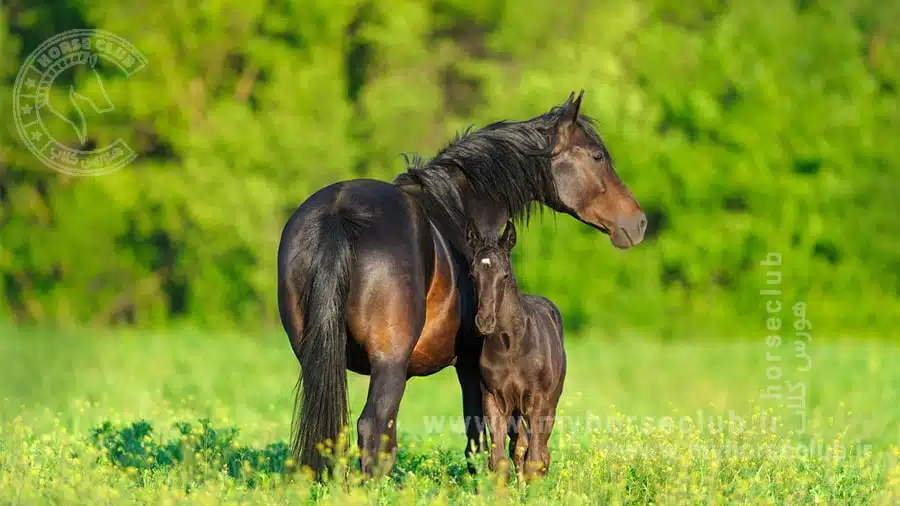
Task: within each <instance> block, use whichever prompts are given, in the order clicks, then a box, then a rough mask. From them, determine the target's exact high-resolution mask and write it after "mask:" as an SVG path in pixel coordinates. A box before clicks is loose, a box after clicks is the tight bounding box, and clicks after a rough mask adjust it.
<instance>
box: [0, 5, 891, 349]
mask: <svg viewBox="0 0 900 506" xmlns="http://www.w3.org/2000/svg"><path fill="white" fill-rule="evenodd" d="M898 19H900V4H898V3H896V2H876V1H862V0H834V1H829V2H825V1H815V0H796V1H794V2H787V1H777V2H763V1H759V0H757V1H751V0H744V1H734V2H722V1H715V0H702V1H696V2H683V3H676V2H667V1H662V0H644V1H635V0H610V1H607V2H588V1H584V0H557V1H555V2H544V1H541V0H516V1H511V0H506V1H503V0H420V1H408V0H328V1H325V0H301V1H300V2H294V3H288V2H271V1H263V0H242V1H241V2H230V1H223V0H211V1H208V2H203V3H202V4H200V7H198V8H189V6H188V4H187V3H185V2H180V1H174V0H166V1H161V2H154V3H151V2H143V1H141V2H134V3H121V2H113V1H110V0H91V1H75V0H49V1H46V2H40V3H35V2H30V1H27V0H6V1H5V2H4V3H3V6H2V7H0V117H2V118H4V120H3V121H0V292H2V293H3V297H2V299H0V320H8V321H10V322H13V323H14V324H16V325H35V324H37V325H42V326H43V325H49V326H83V325H95V326H115V325H135V326H139V327H147V328H154V329H161V328H168V327H174V326H196V327H205V328H220V327H221V328H227V327H230V328H237V329H248V330H254V329H259V328H263V327H266V328H272V329H275V328H277V326H278V317H277V305H276V300H275V294H276V289H275V279H276V277H275V271H276V265H275V252H276V249H277V241H278V238H279V235H280V231H281V227H282V226H283V225H284V223H285V221H286V219H287V217H288V216H289V215H290V213H291V212H292V211H293V209H295V208H296V206H297V205H299V204H300V202H302V201H303V200H304V199H305V198H306V197H307V196H308V195H309V194H311V193H312V192H313V191H315V190H316V189H318V188H320V187H322V186H324V185H326V184H328V183H330V182H333V181H336V180H340V179H346V178H354V177H375V178H379V179H390V178H392V177H393V176H394V175H395V174H397V173H399V172H401V171H402V170H404V166H403V163H402V159H401V158H400V156H399V154H400V153H402V152H410V151H417V152H421V153H423V154H424V155H426V156H428V155H430V154H433V153H434V152H435V151H436V150H437V149H439V148H440V147H441V146H442V145H444V144H445V143H446V142H448V141H449V140H450V139H451V138H452V135H453V134H454V133H455V132H456V131H459V130H461V129H462V128H464V127H466V126H467V125H469V124H475V125H476V126H482V125H484V124H486V123H488V122H491V121H495V120H499V119H515V120H523V119H527V118H529V117H532V116H534V115H537V114H540V113H542V112H544V111H546V110H547V109H549V108H550V107H551V106H552V105H555V104H558V103H561V102H562V101H563V100H565V98H566V97H567V96H568V94H569V93H570V92H571V91H572V90H579V89H581V88H584V89H586V94H585V98H584V100H585V103H584V110H585V111H586V112H587V113H588V114H589V115H591V116H593V117H595V118H596V119H597V120H598V123H599V126H600V130H601V132H602V135H603V136H604V138H605V139H606V140H607V142H608V144H609V146H610V149H611V151H612V154H613V157H614V158H615V161H616V163H617V170H618V171H619V174H620V176H621V177H622V178H623V180H624V181H625V182H626V183H627V184H628V185H629V187H630V188H631V189H632V191H633V192H634V194H635V195H636V196H637V198H638V199H639V201H640V202H641V204H642V206H643V207H644V209H645V210H646V212H647V213H648V216H649V218H650V231H649V234H648V237H647V240H646V241H645V242H644V243H643V244H642V245H641V246H640V247H638V248H634V249H632V250H628V251H624V252H623V251H617V250H614V249H613V248H612V247H611V246H610V245H609V243H608V241H607V240H606V238H605V237H603V236H600V235H599V234H597V233H596V232H595V231H593V230H590V229H588V228H587V227H586V226H584V225H582V224H579V223H577V222H575V221H574V220H572V219H569V218H567V217H563V216H553V215H552V214H550V213H545V215H544V217H543V218H542V219H540V220H536V221H533V222H532V224H531V226H530V227H529V228H528V229H527V232H525V233H521V234H520V246H519V247H518V248H517V249H516V250H515V259H516V263H517V268H518V273H519V277H520V279H521V282H522V284H523V285H524V288H525V289H526V290H528V291H531V292H536V293H541V294H544V295H546V296H548V297H550V298H551V299H553V300H554V301H556V302H557V303H558V305H559V306H560V307H561V309H562V312H563V315H564V317H565V319H566V324H567V326H568V327H569V330H570V331H572V332H574V333H576V334H579V333H581V334H588V333H587V332H581V331H584V330H586V329H588V328H591V329H598V330H600V331H602V332H606V333H617V332H622V331H624V330H630V329H634V330H638V331H640V332H642V333H643V334H645V335H649V336H659V337H661V338H676V339H686V338H694V337H703V336H717V337H725V338H738V337H748V336H749V337H759V336H760V335H763V336H764V335H765V332H766V330H765V327H764V323H763V318H764V317H765V299H764V298H763V297H762V296H761V295H760V294H759V290H760V289H762V288H765V279H766V278H765V276H766V272H765V268H763V267H761V266H760V265H759V262H760V261H761V260H763V259H764V258H765V256H766V254H767V253H768V252H777V253H780V254H781V255H782V259H783V266H782V268H781V271H782V272H783V276H784V278H783V283H782V289H783V290H784V301H785V304H790V303H792V302H793V301H795V300H803V301H806V302H807V303H808V304H809V318H810V320H811V321H812V322H813V325H814V329H815V330H814V331H815V333H816V335H818V336H821V337H823V338H824V337H858V338H861V337H880V338H885V339H896V338H894V337H893V335H892V334H893V329H895V328H896V327H897V325H898V324H900V213H898V206H897V194H898V190H900V168H898V167H900V165H898V164H900V143H898V142H897V138H898V133H900V99H898V86H900V26H898V22H897V20H898ZM85 27H88V28H99V29H104V30H109V31H111V32H113V33H115V34H117V35H119V36H121V37H123V38H125V39H127V40H129V41H130V42H131V43H133V44H134V45H135V46H136V47H137V48H139V49H140V50H141V51H142V52H143V54H144V55H145V56H146V57H147V58H148V60H149V64H148V66H147V68H146V69H145V70H144V71H142V72H141V73H139V74H137V75H134V76H133V77H131V78H129V79H124V78H122V77H120V76H116V75H115V74H109V75H107V76H106V80H105V81H104V83H105V86H106V89H107V91H108V92H109V96H110V98H111V99H112V101H113V103H114V104H115V110H114V111H113V112H112V113H109V114H104V115H95V116H92V117H90V118H89V129H88V135H89V137H90V138H91V139H92V142H94V143H95V144H97V145H103V144H105V143H106V142H108V141H110V140H112V139H115V138H117V137H122V138H123V139H125V140H126V141H127V142H128V143H129V145H131V146H132V147H133V148H134V149H136V150H137V151H138V152H139V153H140V157H139V158H138V159H137V160H136V161H135V162H134V163H133V164H131V165H129V166H128V167H126V168H125V169H123V170H120V171H118V172H115V173H113V174H109V175H105V176H101V177H94V178H84V177H71V176H66V175H62V174H60V173H57V172H55V171H53V170H51V169H49V168H47V167H45V166H43V165H42V164H41V163H40V162H39V161H38V160H37V159H36V158H35V157H34V156H33V155H32V154H31V153H30V152H28V151H27V149H26V148H25V146H24V144H23V143H22V142H21V140H20V139H19V136H18V134H17V132H16V131H15V127H14V123H13V121H12V111H11V107H12V87H13V82H14V80H15V76H16V73H17V72H18V68H19V65H20V64H21V62H22V61H24V59H25V58H26V56H27V55H28V53H30V52H31V51H32V50H33V49H34V48H36V47H37V46H38V45H39V44H40V43H41V42H42V41H43V40H45V39H47V38H49V37H51V36H53V35H55V34H57V33H59V32H61V31H64V30H67V29H73V28H85ZM84 77H85V76H84V75H76V76H75V77H74V79H75V82H76V83H77V85H78V86H79V87H82V88H83V89H84V90H85V92H86V93H90V92H94V93H96V91H97V90H91V88H90V87H91V86H92V84H91V82H90V81H87V80H85V79H84ZM60 85H62V84H60ZM69 135H70V138H68V139H67V140H70V141H74V140H75V136H74V132H72V133H71V134H69Z"/></svg>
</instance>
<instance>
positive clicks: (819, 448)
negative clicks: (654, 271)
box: [0, 328, 900, 506]
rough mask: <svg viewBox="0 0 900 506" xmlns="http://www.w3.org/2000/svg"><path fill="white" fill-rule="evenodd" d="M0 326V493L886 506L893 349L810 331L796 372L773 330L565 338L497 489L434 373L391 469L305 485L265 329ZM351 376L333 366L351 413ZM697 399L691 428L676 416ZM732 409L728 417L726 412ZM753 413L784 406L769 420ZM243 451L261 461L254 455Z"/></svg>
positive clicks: (412, 406) (898, 493)
mask: <svg viewBox="0 0 900 506" xmlns="http://www.w3.org/2000/svg"><path fill="white" fill-rule="evenodd" d="M0 331H2V334H0V335H3V337H4V339H0V356H2V357H4V358H5V359H6V361H5V362H4V364H3V365H4V366H3V367H2V368H0V503H2V504H17V505H18V504H92V505H93V504H111V505H122V504H147V505H150V504H154V505H155V504H169V503H171V504H198V505H207V504H208V505H222V504H242V505H247V504H261V505H275V504H310V505H311V504H338V505H343V504H359V505H362V504H401V505H405V504H418V505H432V506H433V505H446V504H466V505H470V506H475V505H485V506H488V505H493V504H523V503H524V504H649V503H652V504H660V505H668V504H672V505H680V504H686V503H687V504H759V503H776V504H817V503H818V504H871V505H878V506H881V505H884V506H887V505H893V504H896V502H897V497H900V447H898V442H897V438H896V435H897V433H898V429H900V403H898V402H897V389H896V385H898V384H900V368H897V367H894V366H893V365H894V364H896V363H897V361H898V360H900V349H898V348H897V346H895V345H894V344H893V343H885V342H864V341H855V342H829V343H819V344H814V345H812V346H811V348H810V353H811V354H812V355H813V366H812V369H811V370H809V371H807V372H806V373H801V372H798V371H796V370H792V366H794V365H795V364H794V363H793V361H792V360H791V357H789V356H788V355H786V354H787V353H790V351H792V350H790V348H791V346H790V345H789V344H785V345H784V346H782V348H781V349H775V348H770V349H767V348H766V346H764V345H763V344H757V343H741V342H738V343H691V342H671V343H662V342H659V341H655V340H654V341H650V340H643V339H629V340H623V341H622V342H619V343H616V344H615V346H613V345H612V343H609V342H603V340H601V339H599V338H596V337H594V338H589V339H583V340H579V341H573V342H571V343H569V347H568V357H569V362H568V363H569V371H568V374H567V379H566V387H565V389H564V391H563V395H562V399H561V404H560V409H559V410H558V411H557V416H558V418H557V422H556V424H555V425H554V428H553V435H552V437H551V440H550V451H551V460H550V471H549V474H548V476H547V477H546V478H545V479H543V480H540V481H537V482H535V483H533V484H531V485H529V486H527V487H525V488H522V489H519V488H518V487H515V486H512V483H510V487H509V488H508V490H506V491H505V493H504V492H503V491H502V490H501V489H500V488H499V487H498V484H497V483H495V482H494V480H493V479H492V478H493V477H492V476H491V475H490V474H487V473H483V474H480V475H478V476H477V477H476V478H475V479H471V478H469V476H468V473H467V472H466V470H465V466H466V464H465V457H464V453H463V445H464V444H465V434H464V431H463V424H462V417H461V413H460V393H459V385H458V384H457V380H456V377H455V375H454V374H453V373H452V372H449V371H447V372H444V373H439V374H436V375H434V376H431V377H429V378H428V380H427V381H410V382H409V384H408V386H407V388H406V391H405V394H404V399H403V403H402V405H401V408H400V414H399V417H398V421H397V430H398V435H399V439H400V448H399V451H398V460H397V464H396V466H395V468H394V473H393V475H392V476H390V477H388V478H387V479H383V480H377V481H374V482H369V483H367V484H365V485H360V484H359V482H358V481H357V480H358V474H357V473H356V468H355V467H354V468H351V469H349V472H348V473H347V475H348V478H349V486H347V487H345V486H344V485H343V483H340V482H339V483H332V484H329V485H326V486H317V485H314V484H313V483H312V482H311V481H310V480H309V479H308V478H306V477H305V476H304V475H303V473H292V474H291V476H282V475H281V473H280V472H279V471H280V470H281V469H283V466H284V465H285V464H286V460H285V457H286V455H287V448H286V446H285V445H284V444H283V443H281V442H282V441H284V440H286V439H287V438H288V435H289V434H290V422H291V416H290V414H291V409H292V407H293V406H292V401H293V396H292V395H291V387H292V386H293V383H292V382H291V378H292V377H293V376H292V374H291V373H292V372H294V371H295V368H296V364H295V363H294V361H293V357H292V356H291V355H290V353H285V351H286V350H287V349H288V346H287V344H286V343H285V342H284V338H283V337H282V336H281V335H279V334H277V333H275V332H272V333H271V334H268V335H265V336H260V337H259V338H257V339H250V338H247V337H246V336H238V335H228V334H224V335H223V334H220V333H214V332H210V333H196V334H194V333H191V334H187V333H185V334H181V333H172V332H162V333H141V334H132V331H131V330H125V331H123V332H116V333H109V334H105V333H100V332H98V333H89V332H86V331H84V330H83V329H82V330H77V331H74V332H70V331H57V332H52V333H51V332H43V333H41V332H38V331H36V330H35V329H28V330H9V329H3V328H0ZM173 334H174V335H173ZM610 350H614V352H610ZM767 352H772V353H775V354H778V355H780V356H784V358H783V361H782V362H780V365H781V366H783V369H784V371H783V374H784V379H785V380H787V381H790V382H791V383H803V384H805V385H806V387H805V389H806V394H807V401H806V414H807V415H808V425H807V427H806V430H805V431H801V430H799V428H798V425H797V423H796V421H795V420H796V418H795V417H794V416H793V415H792V413H791V412H790V410H785V411H787V413H785V412H784V411H781V410H779V409H778V408H777V402H776V401H774V400H771V401H766V400H762V399H760V392H761V391H762V390H763V389H764V388H766V387H767V386H769V385H770V380H769V378H768V377H767V372H768V371H767V368H768V367H769V366H771V365H772V362H770V361H769V359H768V357H767ZM286 379H287V381H286ZM367 380H368V378H366V377H363V376H360V375H355V374H354V375H350V377H349V391H350V406H351V413H352V414H353V416H352V417H351V418H352V419H353V420H355V418H356V416H358V414H359V413H360V410H361V408H362V406H363V403H364V402H365V398H366V393H367V389H368V381H367ZM785 390H787V388H785ZM701 412H702V413H703V416H704V417H705V418H704V420H707V421H709V422H710V423H709V424H708V425H704V424H702V423H699V422H697V423H696V424H695V425H691V424H682V423H681V421H680V419H681V418H682V417H684V416H686V417H688V418H690V419H693V420H695V421H696V420H698V414H699V413H701ZM732 414H735V415H737V416H738V417H740V418H742V420H743V421H744V422H746V423H745V425H744V426H743V427H741V426H739V425H738V426H735V425H732V424H730V423H729V422H730V420H731V418H730V417H731V415H732ZM761 414H765V415H766V420H769V422H761ZM773 414H778V415H781V414H787V415H791V417H790V418H782V419H781V424H780V426H775V425H770V424H771V423H772V422H771V421H772V420H774V418H772V416H773ZM666 416H669V417H671V418H672V419H673V420H674V421H675V424H674V427H673V425H668V426H666V425H664V424H663V423H661V422H662V420H663V419H664V417H666ZM648 418H649V419H650V420H649V421H648ZM611 419H612V420H615V423H611V422H610V420H611ZM184 420H190V421H194V420H200V421H199V422H191V423H190V424H189V425H188V424H184V423H181V421H184ZM206 420H212V421H213V422H208V421H206ZM429 421H430V422H441V421H442V422H444V423H443V425H442V426H438V425H437V424H435V423H431V424H429ZM588 421H590V422H591V425H590V426H587V423H586V422H588ZM423 422H424V423H423ZM170 427H171V429H170ZM151 429H155V430H151ZM167 429H168V430H167ZM238 429H240V432H239V433H238ZM761 429H765V430H761ZM773 429H774V430H773ZM101 437H102V438H101ZM351 439H353V440H355V437H354V438H351ZM810 447H812V448H814V449H815V450H814V452H813V451H811V452H809V453H807V454H805V455H802V454H800V453H799V449H801V448H804V449H805V448H810ZM835 447H837V448H838V449H844V450H845V452H846V453H845V454H844V455H842V457H843V458H837V457H838V456H837V455H836V454H835V453H834V451H833V448H835ZM786 448H787V450H785V449H786ZM794 452H796V453H794ZM829 452H830V453H829ZM259 455H266V456H267V457H268V459H267V460H266V459H264V460H263V462H262V463H261V464H260V465H257V464H256V462H257V460H256V459H257V457H258V456H259ZM151 457H152V461H151ZM240 461H246V462H247V466H246V468H245V466H244V465H243V463H241V464H240V465H238V462H240ZM350 462H351V463H352V460H351V461H350ZM229 464H230V465H229ZM238 469H240V471H238V472H236V471H237V470H238ZM476 485H477V486H478V493H477V494H476V493H475V490H476V489H475V486H476Z"/></svg>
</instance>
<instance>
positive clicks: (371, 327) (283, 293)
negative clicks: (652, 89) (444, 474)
mask: <svg viewBox="0 0 900 506" xmlns="http://www.w3.org/2000/svg"><path fill="white" fill-rule="evenodd" d="M583 95H584V90H582V91H581V93H580V94H579V95H578V96H577V97H576V96H575V93H572V94H570V95H569V98H568V100H566V102H565V103H564V104H563V105H561V106H555V107H553V108H551V109H550V111H548V112H546V113H544V114H542V115H540V116H537V117H534V118H532V119H530V120H526V121H521V122H507V121H501V122H497V123H492V124H490V125H487V126H485V127H484V128H482V129H480V130H477V131H471V130H467V131H466V132H465V133H464V134H463V135H462V136H458V137H457V138H456V139H454V140H453V141H452V142H451V143H450V144H449V145H448V146H446V147H445V148H444V149H442V150H441V151H440V152H439V153H438V154H437V155H436V156H435V157H434V158H432V159H431V160H429V161H428V162H427V163H421V162H419V161H418V159H416V161H415V162H414V163H413V164H412V165H413V166H411V167H409V168H408V170H407V171H406V172H405V173H402V174H400V175H399V176H397V177H396V178H395V179H394V180H393V181H392V182H385V181H377V180H373V179H354V180H349V181H341V182H337V183H334V184H331V185H329V186H326V187H324V188H322V189H320V190H318V191H316V192H315V193H313V194H312V195H311V196H309V198H307V199H306V200H305V201H304V202H303V203H301V204H300V206H299V207H298V208H297V209H296V210H295V211H294V212H293V214H292V215H291V216H290V218H289V219H288V221H287V223H286V224H285V226H284V230H283V231H282V235H281V239H280V243H279V246H278V308H279V313H280V316H281V321H282V324H283V326H284V329H285V332H286V333H287V335H288V338H289V340H290V344H291V347H292V349H293V352H294V354H295V355H296V357H297V359H298V361H299V362H300V369H301V375H300V379H299V380H298V383H297V387H296V396H297V397H296V405H295V409H294V418H293V423H292V438H291V446H292V451H293V455H294V458H295V460H296V462H297V463H298V464H299V465H301V466H307V467H309V468H310V469H312V470H313V471H314V472H315V473H316V475H317V476H318V477H322V476H323V471H327V470H328V468H329V463H328V460H327V459H326V458H325V457H324V456H323V455H322V454H321V453H320V452H319V451H318V450H317V445H319V444H320V443H323V442H324V441H326V440H330V441H332V442H337V438H338V437H340V434H341V433H342V432H343V430H344V429H345V428H346V427H347V425H348V418H349V414H348V404H347V402H348V401H347V375H346V370H350V371H353V372H356V373H358V374H363V375H368V376H370V380H369V390H368V396H367V399H366V403H365V406H364V408H363V410H362V413H361V414H360V416H359V420H358V421H357V433H358V444H359V449H360V454H361V462H360V464H361V467H362V471H363V473H364V474H367V475H371V474H374V473H375V472H376V471H379V472H381V471H385V470H390V468H391V467H393V462H394V459H395V457H396V433H397V426H396V420H397V413H398V410H399V406H400V400H401V398H402V397H403V392H404V389H405V388H406V381H407V380H408V379H409V378H411V377H415V376H427V375H430V374H434V373H436V372H438V371H440V370H442V369H444V368H446V367H448V366H450V365H454V366H455V368H456V374H457V378H458V380H459V384H460V387H461V389H462V405H463V415H464V419H465V420H466V436H467V445H466V454H467V456H468V455H470V454H471V453H472V452H475V451H479V450H480V444H481V443H480V441H481V439H482V436H483V433H484V427H483V425H480V424H479V423H478V422H479V421H480V420H482V417H483V412H482V395H481V388H480V374H479V356H480V353H481V345H482V338H481V337H480V335H479V334H478V331H477V329H476V328H475V325H474V318H475V297H474V288H473V284H472V280H471V278H470V276H469V268H470V263H471V258H472V252H471V250H470V249H469V247H468V245H467V244H466V238H465V226H466V222H467V220H468V219H471V220H473V221H474V222H475V224H476V225H477V226H478V227H479V228H480V230H482V231H484V233H486V234H495V233H497V232H499V230H500V228H501V227H502V226H503V225H504V224H505V223H506V222H507V221H508V220H509V219H517V220H524V221H525V222H527V221H528V217H529V216H530V215H531V213H532V211H533V208H534V207H537V206H541V205H543V206H547V207H549V208H550V209H553V210H555V211H557V212H561V213H566V214H569V215H571V216H573V217H575V218H576V219H578V220H580V221H582V222H584V223H586V224H588V225H590V226H592V227H594V228H596V229H598V230H600V231H601V232H603V233H605V234H607V235H608V236H609V238H610V242H611V243H612V244H613V246H615V247H617V248H622V249H625V248H630V247H632V246H634V245H636V244H638V243H640V242H641V240H642V239H643V237H644V232H645V229H646V225H647V219H646V217H645V215H644V213H643V211H642V210H641V207H640V205H639V204H638V202H637V200H636V199H635V198H634V197H633V196H632V194H631V192H630V191H629V189H628V188H627V187H626V186H625V184H624V183H623V182H622V181H621V180H620V179H619V177H618V175H617V174H616V172H615V170H614V168H613V160H612V158H611V157H610V154H609V151H608V150H607V147H606V145H605V144H604V142H603V140H602V139H601V137H600V136H599V135H598V133H597V131H596V129H595V127H594V125H593V122H592V121H591V120H590V119H589V118H588V117H586V116H585V115H582V114H581V111H580V109H581V101H582V97H583ZM383 439H384V440H385V442H386V445H385V446H384V447H382V445H381V442H382V440H383ZM379 455H384V456H386V458H384V459H383V460H381V461H380V462H381V465H378V463H377V461H376V460H375V459H376V458H377V457H378V456H379Z"/></svg>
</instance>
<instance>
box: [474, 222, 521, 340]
mask: <svg viewBox="0 0 900 506" xmlns="http://www.w3.org/2000/svg"><path fill="white" fill-rule="evenodd" d="M466 240H467V241H468V243H469V247H470V248H471V249H472V254H473V257H472V269H471V272H472V279H473V280H474V282H475V293H476V299H477V301H478V302H477V305H478V311H477V313H476V314H475V326H476V327H478V331H479V332H481V333H482V334H485V335H488V334H492V333H494V332H495V331H496V330H497V323H498V321H499V320H500V318H501V316H502V315H501V313H500V307H501V305H502V304H503V300H504V297H507V296H511V295H510V294H514V293H515V290H518V285H517V283H516V277H515V274H513V270H512V261H511V260H510V253H511V251H512V249H513V246H515V245H516V227H515V225H513V223H512V221H509V222H507V223H506V228H505V229H504V230H503V235H501V236H500V239H499V240H497V239H488V238H485V237H483V236H482V235H481V232H480V231H479V230H478V227H477V226H476V225H475V224H474V223H473V222H472V221H469V222H468V223H467V224H466Z"/></svg>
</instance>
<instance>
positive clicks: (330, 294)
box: [291, 209, 367, 477]
mask: <svg viewBox="0 0 900 506" xmlns="http://www.w3.org/2000/svg"><path fill="white" fill-rule="evenodd" d="M366 221H367V216H366V215H365V213H363V212H359V211H354V210H349V209H348V210H332V211H330V212H325V213H324V214H320V215H319V216H318V217H317V218H316V219H312V220H310V221H309V222H308V225H309V226H306V227H303V229H304V230H301V231H300V232H299V233H300V240H301V241H302V243H303V245H302V246H303V247H302V251H301V255H303V256H305V257H306V258H305V259H304V261H303V262H302V264H303V267H301V268H300V270H305V271H306V272H298V273H297V274H298V276H297V277H296V278H294V279H302V280H303V285H302V290H301V292H300V297H299V299H300V307H301V311H302V314H303V320H304V321H303V328H302V336H301V335H292V336H291V339H292V341H293V343H295V344H294V352H295V354H296V355H297V359H298V361H299V362H300V376H299V378H298V380H297V386H296V389H295V399H294V413H293V417H292V420H291V450H292V454H293V457H294V459H295V461H296V462H298V463H299V464H300V465H301V466H308V467H309V468H310V469H312V470H313V471H314V472H315V473H316V476H317V477H321V476H322V473H323V471H324V470H325V468H326V467H330V463H329V462H326V459H325V458H323V455H322V454H321V452H320V449H319V448H317V446H318V445H319V444H321V443H325V442H326V441H330V442H332V443H334V445H335V446H337V443H338V438H339V437H340V435H341V432H342V431H343V430H344V429H345V427H346V426H347V421H348V418H349V408H348V400H347V373H346V362H347V357H346V355H347V349H346V346H347V315H346V306H347V297H348V292H349V290H350V269H351V267H352V264H353V261H354V252H353V240H354V239H355V238H356V235H357V232H358V230H359V228H360V227H361V226H363V225H364V224H365V222H366ZM347 436H348V437H349V433H348V434H347Z"/></svg>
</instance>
